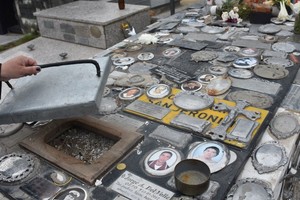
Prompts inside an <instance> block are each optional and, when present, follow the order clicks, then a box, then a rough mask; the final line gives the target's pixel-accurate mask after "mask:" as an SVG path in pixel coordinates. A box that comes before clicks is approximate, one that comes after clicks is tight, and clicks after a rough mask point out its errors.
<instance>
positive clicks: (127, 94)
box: [119, 87, 143, 100]
mask: <svg viewBox="0 0 300 200" xmlns="http://www.w3.org/2000/svg"><path fill="white" fill-rule="evenodd" d="M142 94H143V91H142V89H141V88H138V87H131V88H127V89H126V90H123V91H122V92H120V93H119V98H120V99H122V100H134V99H136V98H138V97H139V96H141V95H142Z"/></svg>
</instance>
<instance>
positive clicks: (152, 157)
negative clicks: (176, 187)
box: [143, 147, 182, 176]
mask: <svg viewBox="0 0 300 200" xmlns="http://www.w3.org/2000/svg"><path fill="white" fill-rule="evenodd" d="M165 152H169V153H171V154H172V156H171V157H170V159H169V160H167V161H166V164H167V166H168V168H166V169H154V168H153V166H152V165H153V164H154V163H155V161H156V160H158V159H159V156H160V155H161V154H162V153H165ZM181 160H182V156H181V154H180V153H179V151H177V150H175V149H172V148H168V147H159V148H157V149H154V150H152V151H150V152H148V153H147V156H146V157H145V159H144V161H143V167H144V169H145V171H146V172H147V173H148V174H150V175H152V176H165V175H168V174H170V173H172V172H173V171H174V169H175V166H176V164H177V163H179V162H180V161H181Z"/></svg>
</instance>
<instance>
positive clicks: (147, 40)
mask: <svg viewBox="0 0 300 200" xmlns="http://www.w3.org/2000/svg"><path fill="white" fill-rule="evenodd" d="M157 41H158V38H157V37H155V36H153V35H151V34H148V33H144V34H142V35H141V36H140V37H139V38H138V42H139V43H141V44H155V43H157Z"/></svg>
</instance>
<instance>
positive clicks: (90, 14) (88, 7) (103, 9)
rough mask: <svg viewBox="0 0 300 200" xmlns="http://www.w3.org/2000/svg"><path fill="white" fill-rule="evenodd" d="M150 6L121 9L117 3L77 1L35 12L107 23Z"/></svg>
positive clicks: (52, 16) (47, 15) (73, 19)
mask: <svg viewBox="0 0 300 200" xmlns="http://www.w3.org/2000/svg"><path fill="white" fill-rule="evenodd" d="M149 9H150V7H149V6H140V5H132V4H126V8H125V9H124V10H119V8H118V4H117V3H109V2H103V1H76V2H72V3H68V4H65V5H61V6H57V7H54V8H50V9H47V10H42V11H39V12H36V13H34V15H35V16H36V17H44V18H52V19H60V20H66V21H76V22H82V23H91V24H98V25H102V26H104V25H107V24H110V23H113V22H115V21H119V20H122V19H125V18H127V17H129V16H131V15H134V14H136V13H139V12H146V11H147V10H149Z"/></svg>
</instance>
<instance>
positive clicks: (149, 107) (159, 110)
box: [126, 100, 170, 119]
mask: <svg viewBox="0 0 300 200" xmlns="http://www.w3.org/2000/svg"><path fill="white" fill-rule="evenodd" d="M126 109H127V110H132V111H135V112H138V113H141V114H144V115H147V116H151V117H154V118H156V119H162V118H164V116H166V115H167V114H168V113H169V112H170V110H169V109H168V108H163V107H160V106H157V105H154V104H150V103H145V102H143V101H138V100H137V101H134V102H133V103H131V104H129V105H128V106H127V107H126Z"/></svg>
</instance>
